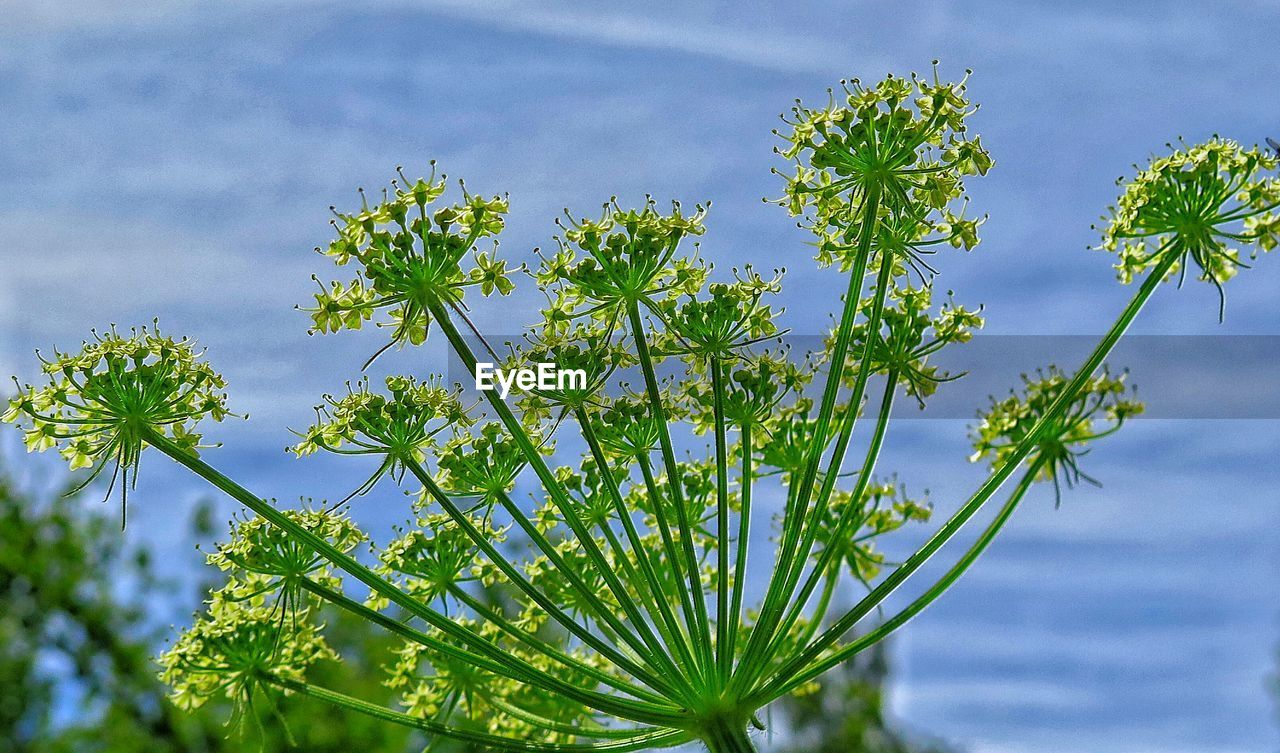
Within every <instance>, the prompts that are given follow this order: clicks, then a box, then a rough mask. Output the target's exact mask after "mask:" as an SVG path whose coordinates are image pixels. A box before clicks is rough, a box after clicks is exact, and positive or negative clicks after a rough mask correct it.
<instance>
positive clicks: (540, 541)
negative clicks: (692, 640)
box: [495, 492, 625, 644]
mask: <svg viewBox="0 0 1280 753" xmlns="http://www.w3.org/2000/svg"><path fill="white" fill-rule="evenodd" d="M495 496H496V497H497V500H498V502H499V503H500V504H501V505H502V507H503V508H504V509H505V510H506V511H507V514H509V515H510V516H511V519H512V520H513V521H515V523H516V525H518V526H519V527H520V530H521V531H523V532H524V534H525V535H526V536H528V537H529V540H530V541H532V542H533V544H534V546H536V547H537V548H538V551H540V552H541V553H542V554H543V555H544V556H545V557H546V558H547V559H548V560H549V561H550V562H551V564H553V565H555V567H556V569H557V570H559V571H560V573H561V574H562V575H564V577H565V580H567V581H568V583H569V585H571V586H573V588H574V590H576V591H577V592H578V594H579V595H580V596H581V597H582V599H583V600H584V601H585V602H586V603H587V604H588V605H589V606H590V607H591V610H592V612H593V614H595V615H596V623H597V627H599V628H600V630H601V632H602V633H604V634H605V635H606V636H616V635H617V632H618V631H619V630H620V629H625V627H624V626H623V624H622V623H621V622H620V621H619V620H618V618H617V617H616V616H615V615H614V614H613V611H612V609H611V608H610V607H609V605H608V604H605V603H604V601H603V600H602V599H601V598H600V596H599V595H597V594H596V593H595V592H594V591H592V590H591V587H590V586H588V585H587V584H586V583H585V582H584V581H583V580H582V576H581V575H579V574H578V573H577V572H576V571H575V570H574V568H572V567H570V566H569V564H568V563H567V562H565V561H564V557H563V556H562V555H561V554H560V552H559V551H558V550H557V549H556V546H555V544H553V543H551V541H550V540H549V539H548V538H547V537H546V535H545V534H543V532H542V531H540V530H538V527H537V526H535V525H534V524H533V523H531V522H529V518H528V517H527V516H526V515H525V514H524V511H522V510H521V509H520V508H519V507H518V506H517V505H516V503H515V501H514V500H512V499H511V495H510V494H507V493H506V492H499V493H497V494H496V495H495ZM611 640H614V643H615V644H617V643H618V640H616V639H614V638H611Z"/></svg>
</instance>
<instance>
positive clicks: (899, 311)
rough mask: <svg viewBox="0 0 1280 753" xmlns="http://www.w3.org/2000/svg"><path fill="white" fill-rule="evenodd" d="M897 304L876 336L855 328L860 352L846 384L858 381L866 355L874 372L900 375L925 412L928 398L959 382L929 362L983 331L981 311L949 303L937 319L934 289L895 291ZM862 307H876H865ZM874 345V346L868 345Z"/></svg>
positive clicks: (883, 317)
mask: <svg viewBox="0 0 1280 753" xmlns="http://www.w3.org/2000/svg"><path fill="white" fill-rule="evenodd" d="M889 296H890V297H891V298H892V299H893V300H892V303H891V305H890V306H888V307H886V308H885V309H884V311H883V312H882V314H881V326H880V328H879V330H878V331H877V332H875V333H874V334H872V333H870V332H869V331H868V326H867V324H866V323H865V321H864V322H862V323H859V324H857V325H855V327H854V330H853V331H854V347H853V348H852V353H851V355H850V358H849V360H850V365H849V367H848V368H847V369H846V370H845V377H844V378H845V381H846V382H852V381H853V379H854V376H853V375H854V374H855V373H856V372H857V366H858V363H860V362H861V359H862V357H863V355H864V354H866V355H867V356H868V358H869V368H870V369H871V373H876V374H887V373H890V372H892V373H894V374H895V375H896V377H897V379H898V380H899V381H900V382H901V383H902V385H903V387H904V389H905V391H906V393H907V394H908V395H910V396H912V397H914V398H915V399H916V402H917V403H918V404H919V405H920V407H921V408H924V401H925V398H927V397H929V396H930V395H932V394H933V393H934V392H936V391H937V389H938V385H940V384H943V383H944V382H949V381H952V380H954V379H957V378H959V376H961V375H958V374H948V373H946V372H943V371H942V370H940V369H939V368H938V367H937V366H935V365H933V364H930V363H929V358H930V356H932V355H933V354H935V353H937V352H938V351H939V350H941V349H942V348H944V347H946V346H947V345H950V344H952V343H965V342H968V341H969V340H970V339H972V337H973V331H974V330H975V329H981V327H982V324H983V319H982V315H981V313H980V312H981V309H977V310H971V309H967V308H965V307H963V306H959V305H956V304H955V303H954V302H951V301H948V302H947V303H944V304H942V306H941V307H940V308H939V309H938V312H937V314H936V315H935V314H931V312H930V309H931V306H932V298H933V295H932V290H931V289H930V288H928V287H922V288H911V287H898V288H894V289H893V290H892V291H890V293H889ZM861 305H862V308H864V309H865V308H867V307H868V306H869V305H870V302H869V301H863V302H861ZM868 340H870V342H869V343H868Z"/></svg>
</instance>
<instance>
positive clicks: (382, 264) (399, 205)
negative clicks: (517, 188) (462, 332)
mask: <svg viewBox="0 0 1280 753" xmlns="http://www.w3.org/2000/svg"><path fill="white" fill-rule="evenodd" d="M434 170H435V165H434V163H433V164H432V175H431V177H430V178H425V179H423V178H419V179H418V180H416V181H412V182H411V181H409V179H408V178H405V176H404V173H403V172H402V173H400V178H401V180H402V181H404V182H403V184H402V183H401V182H399V181H392V184H391V185H392V189H391V190H390V191H384V192H383V196H382V201H381V202H379V203H377V204H376V205H374V206H370V205H369V203H368V201H367V199H365V197H364V194H363V192H361V199H362V202H363V205H362V207H361V209H360V211H358V212H355V213H353V214H344V213H342V212H338V211H336V210H335V211H334V214H335V215H336V219H335V220H334V223H333V224H334V227H335V228H336V229H337V231H338V237H337V238H336V239H335V240H334V241H333V242H331V243H330V244H329V246H328V248H326V249H317V250H318V251H321V252H322V253H324V254H325V255H327V256H329V257H331V258H332V259H333V260H334V262H335V263H337V264H339V265H346V264H351V263H354V264H355V265H356V266H357V271H356V276H355V279H353V280H352V281H350V282H348V283H341V282H333V283H330V284H329V285H328V286H325V285H323V284H322V285H321V286H320V292H319V293H317V294H316V296H315V299H316V305H315V307H314V308H312V309H308V311H309V313H310V314H311V318H312V321H313V324H314V331H316V332H322V333H323V332H336V331H338V330H341V329H359V328H360V326H361V325H362V324H363V323H364V322H365V321H368V320H371V319H372V318H373V316H374V313H375V312H376V311H378V310H380V309H381V310H386V311H387V312H388V315H389V322H385V323H380V324H389V325H390V326H391V327H393V332H394V334H393V336H392V342H393V343H402V344H403V343H412V344H414V345H417V344H421V343H422V342H424V341H425V340H426V339H427V332H428V329H429V326H430V323H431V320H432V318H433V317H434V316H436V315H437V314H436V313H434V312H436V311H438V310H439V308H440V307H457V306H458V305H460V304H461V302H462V298H463V294H464V293H465V291H466V289H467V288H469V287H475V286H478V287H479V288H480V291H481V293H483V294H484V295H486V296H488V295H490V294H491V293H493V292H495V291H496V292H497V293H499V294H501V295H507V294H509V293H511V291H512V290H514V289H515V285H514V283H513V282H512V281H511V274H512V270H508V269H507V267H506V262H504V261H502V260H501V259H499V258H497V256H496V253H495V252H492V251H490V252H483V251H480V250H479V249H478V248H477V246H476V244H477V243H478V242H479V241H481V240H483V239H485V238H492V237H495V236H497V235H498V234H499V233H500V232H501V231H502V229H503V226H504V223H505V217H506V214H507V209H508V203H507V199H506V198H505V197H501V196H493V197H489V198H485V197H483V196H480V195H478V194H472V193H469V192H467V190H466V187H465V186H464V187H463V188H462V194H463V196H462V201H460V202H458V203H456V204H452V205H446V206H438V207H437V206H436V202H437V201H438V200H439V199H440V198H441V196H443V194H444V193H445V185H446V181H445V176H443V175H441V176H440V177H439V179H437V178H436V176H435V171H434Z"/></svg>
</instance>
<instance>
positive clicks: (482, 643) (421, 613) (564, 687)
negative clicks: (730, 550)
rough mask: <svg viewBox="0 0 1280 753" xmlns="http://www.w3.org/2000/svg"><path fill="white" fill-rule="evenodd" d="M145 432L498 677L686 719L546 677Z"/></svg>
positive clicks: (620, 710)
mask: <svg viewBox="0 0 1280 753" xmlns="http://www.w3.org/2000/svg"><path fill="white" fill-rule="evenodd" d="M143 434H144V437H145V439H146V442H147V444H149V445H151V446H153V447H155V448H156V449H158V450H160V451H161V452H163V453H164V454H165V455H168V456H169V457H170V458H172V459H173V460H175V461H176V462H177V463H179V464H180V465H182V466H185V467H186V468H187V469H188V470H190V471H191V472H193V473H195V474H196V475H197V476H199V477H200V478H202V479H204V480H205V481H207V482H209V483H210V484H211V485H212V486H214V487H215V488H217V489H219V490H220V491H222V492H224V493H225V494H227V496H229V497H231V498H232V499H234V500H236V501H237V502H239V503H241V504H243V505H244V506H245V507H248V508H249V509H250V510H252V511H253V512H255V513H257V514H258V515H260V516H261V517H263V518H264V519H266V520H267V521H268V522H270V523H271V524H273V525H275V526H277V527H279V528H280V529H282V530H284V531H285V532H287V533H289V534H290V535H291V536H293V537H294V538H295V539H297V540H298V541H300V542H302V543H303V544H305V545H307V546H309V547H311V548H312V549H314V550H315V551H316V552H317V553H319V554H320V555H321V556H323V557H324V558H325V559H326V560H328V561H330V562H332V563H333V564H335V565H337V566H338V567H339V568H341V569H342V570H343V571H345V572H347V573H349V574H350V575H352V576H353V577H355V578H356V579H357V580H359V581H360V582H362V583H364V584H365V585H367V586H369V588H370V589H372V590H373V591H374V592H375V593H377V594H379V595H380V596H383V597H386V598H387V599H389V600H390V601H392V602H394V603H395V604H398V605H399V606H401V607H403V608H404V609H406V610H408V611H409V613H410V614H413V615H414V616H415V617H419V618H421V619H422V620H424V621H426V622H427V624H429V625H431V626H432V627H434V628H436V629H438V630H440V631H441V632H443V633H445V634H446V635H448V636H449V637H450V638H453V639H455V640H458V641H462V642H463V643H466V644H467V645H470V646H472V647H473V648H474V649H475V650H476V651H477V652H479V653H480V654H481V655H483V656H485V657H487V658H488V659H491V660H493V661H494V662H495V666H496V667H498V668H499V669H500V672H499V673H500V674H501V675H502V676H504V677H509V678H511V679H513V680H518V681H520V682H525V683H528V684H530V685H533V686H535V687H539V688H542V689H544V690H547V691H549V692H552V693H557V694H560V695H563V696H565V697H567V698H571V699H573V700H574V701H577V702H578V703H582V704H584V705H586V706H588V707H590V708H593V709H597V710H599V711H601V712H604V713H606V714H614V715H616V716H619V717H620V718H623V719H631V720H633V721H637V722H643V723H650V724H664V725H668V726H678V725H679V724H681V723H682V722H683V721H684V717H683V716H682V715H681V714H679V713H678V712H676V711H675V710H674V709H664V708H661V707H659V706H657V705H655V704H650V703H641V702H639V701H630V700H627V699H622V698H617V697H614V696H609V695H606V694H603V693H597V692H594V691H589V690H584V689H583V688H580V687H578V686H576V685H573V684H571V683H568V682H565V681H564V680H561V679H559V678H556V677H552V676H549V675H547V674H546V673H545V672H543V671H542V670H540V669H538V668H537V667H535V666H533V665H532V664H529V663H528V662H526V661H524V660H523V659H520V658H519V657H516V656H512V655H511V654H510V653H509V652H507V651H505V650H504V649H503V648H502V647H500V646H497V645H495V644H493V643H492V642H490V641H488V640H486V639H485V638H483V637H481V636H479V635H477V634H475V633H473V632H472V631H470V630H468V629H466V628H464V627H462V626H461V625H458V624H457V623H455V622H454V621H453V620H451V619H449V618H448V617H446V616H444V615H442V614H440V613H439V612H436V611H435V610H433V609H431V608H429V607H427V606H426V605H424V604H422V603H420V602H419V601H418V600H416V599H414V598H413V597H411V596H409V595H408V594H406V593H404V592H403V591H401V590H400V589H399V588H397V587H396V586H395V585H394V584H392V583H390V582H388V581H387V580H385V579H384V578H382V577H380V576H379V575H378V574H377V573H375V572H373V571H372V570H370V569H369V568H367V567H365V566H364V565H362V564H360V563H359V562H357V561H356V560H355V559H354V558H353V557H351V556H350V555H348V554H346V553H344V552H342V551H340V550H338V549H337V548H336V547H334V546H333V545H332V544H330V543H329V542H327V541H325V540H324V539H322V538H320V537H319V536H316V535H315V534H314V533H312V532H311V531H309V530H308V529H307V528H305V527H303V526H302V525H300V524H298V523H297V522H296V521H294V520H293V519H291V518H290V517H289V516H287V515H285V514H284V513H283V512H281V511H280V510H277V509H276V508H275V507H273V506H272V505H271V504H269V503H267V502H266V501H265V500H263V499H261V498H259V497H257V496H255V495H254V494H253V493H252V492H250V491H248V490H247V489H245V488H244V487H242V486H240V485H239V484H237V483H236V482H234V481H232V480H231V479H230V478H227V477H226V476H225V475H223V474H222V473H221V472H220V471H218V470H217V469H216V468H214V467H212V466H210V465H209V464H207V463H205V462H204V461H203V460H200V459H199V458H198V457H196V456H194V455H192V454H191V453H190V452H189V451H187V450H186V449H185V448H183V447H181V446H179V445H177V444H174V442H173V440H171V439H169V438H168V437H165V436H164V435H162V434H160V433H159V432H157V431H155V430H154V429H151V428H149V427H148V428H145V429H143ZM447 645H448V644H443V646H447ZM443 646H441V647H438V648H439V650H441V651H445V652H446V653H450V654H451V655H457V653H458V651H459V649H458V647H452V648H453V651H452V652H449V651H446V649H445V648H444V647H443ZM460 658H461V657H460ZM673 712H675V713H673Z"/></svg>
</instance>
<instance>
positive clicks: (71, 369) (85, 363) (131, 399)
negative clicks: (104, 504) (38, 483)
mask: <svg viewBox="0 0 1280 753" xmlns="http://www.w3.org/2000/svg"><path fill="white" fill-rule="evenodd" d="M201 356H202V354H201V353H198V352H197V351H196V350H195V346H194V343H192V342H191V341H190V340H188V339H186V338H183V339H181V340H174V339H173V338H170V337H166V336H164V335H163V334H161V332H160V329H159V327H158V326H153V327H151V328H147V327H142V328H139V329H134V330H131V331H130V332H129V333H128V334H127V335H125V334H121V333H120V332H118V331H117V330H116V328H115V327H112V328H111V329H110V330H108V331H107V332H106V333H96V332H95V333H94V338H93V339H92V340H88V341H85V343H84V344H83V346H82V347H81V349H80V351H79V352H77V353H62V352H59V351H57V350H55V351H54V353H53V357H52V358H44V357H43V356H41V357H40V360H41V363H42V364H43V371H44V373H45V375H46V376H47V377H48V380H49V383H48V384H47V385H45V386H44V387H39V388H37V387H32V386H30V385H28V386H26V387H21V388H20V389H19V392H18V395H17V396H16V397H14V398H13V399H12V400H11V401H10V402H9V409H8V410H7V411H6V412H5V413H4V415H3V416H2V417H0V418H2V419H3V420H4V421H5V422H7V423H13V424H17V425H18V426H20V427H21V428H23V429H24V430H25V431H26V444H27V449H28V451H32V452H43V451H45V450H49V449H53V448H57V449H58V451H59V453H61V455H62V456H63V457H64V458H65V459H66V460H67V463H68V464H69V465H70V466H71V469H72V470H77V469H80V468H92V471H91V472H90V474H89V477H88V478H87V479H85V481H84V483H83V484H82V485H81V487H80V488H83V487H84V486H85V485H88V484H89V483H92V482H93V481H94V480H95V479H97V478H98V477H99V476H100V475H101V474H102V472H103V471H104V470H105V469H106V468H108V467H110V468H111V469H112V475H111V488H114V485H115V483H116V481H117V480H119V482H120V484H121V488H122V489H123V490H124V493H125V494H127V493H128V489H129V488H130V487H131V486H132V485H133V484H134V483H135V482H136V480H137V471H138V463H139V461H140V459H141V457H142V451H143V449H144V448H145V447H146V445H147V441H146V436H147V433H148V432H158V433H160V434H162V435H164V436H166V437H168V438H169V439H171V440H172V441H173V442H174V443H175V444H177V445H178V446H180V447H183V448H185V449H187V450H188V451H190V452H192V453H195V452H196V451H197V449H198V447H199V443H200V434H198V433H197V432H196V427H197V424H198V423H199V422H200V420H201V419H204V418H206V417H208V418H212V419H213V420H215V421H221V420H223V419H224V418H226V417H227V416H229V415H231V414H230V413H229V412H228V411H227V407H226V393H225V392H224V390H225V387H226V383H225V382H224V381H223V379H222V377H221V376H220V375H219V374H218V373H217V372H215V371H214V370H213V368H212V367H210V366H209V364H208V363H206V362H205V361H203V360H201ZM108 495H110V489H108ZM123 515H124V512H123V510H122V512H121V516H122V519H123Z"/></svg>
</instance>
